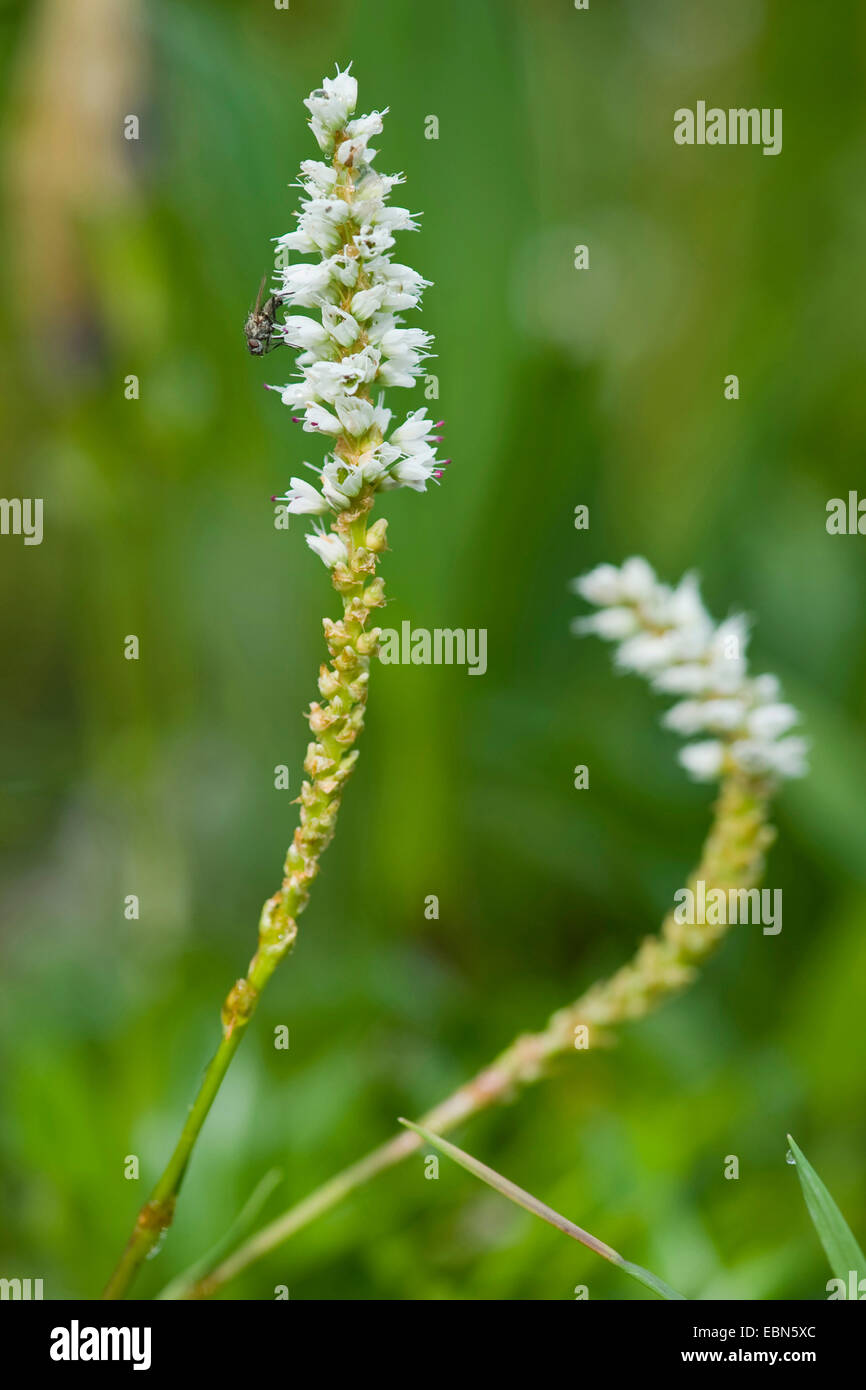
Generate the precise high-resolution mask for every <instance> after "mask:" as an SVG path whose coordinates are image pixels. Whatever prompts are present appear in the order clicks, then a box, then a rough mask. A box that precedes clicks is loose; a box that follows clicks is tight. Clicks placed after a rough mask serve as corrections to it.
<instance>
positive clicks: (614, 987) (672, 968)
mask: <svg viewBox="0 0 866 1390" xmlns="http://www.w3.org/2000/svg"><path fill="white" fill-rule="evenodd" d="M770 791H771V789H770V788H769V787H768V786H767V785H766V784H765V783H764V782H762V781H760V780H758V779H755V778H746V777H743V776H741V775H737V774H732V775H730V776H728V777H726V779H725V780H724V782H723V783H722V786H721V789H720V792H719V797H718V800H717V802H716V806H715V811H714V818H713V825H712V827H711V830H710V833H709V835H708V837H707V840H706V843H705V845H704V849H703V853H702V855H701V861H700V864H699V866H698V868H697V869H696V870H695V872H694V874H693V875H692V878H691V879H690V886H694V884H695V882H696V881H697V880H698V879H702V880H703V881H704V882H705V883H706V884H707V887H708V888H709V887H710V886H712V887H717V888H729V887H730V888H733V887H737V888H750V887H754V886H755V885H756V884H757V883H759V882H760V880H761V876H762V874H763V867H764V854H765V851H766V849H767V847H768V845H769V844H770V843H771V841H772V838H773V832H772V830H771V829H770V827H769V826H768V824H767V812H768V803H769V797H770ZM724 932H725V927H724V926H722V925H719V926H716V925H712V924H697V925H690V924H683V923H679V922H677V921H676V918H675V916H674V914H673V912H671V913H669V914H668V916H667V917H666V918H665V920H664V922H663V924H662V928H661V931H660V932H659V934H658V935H657V936H651V937H647V938H646V940H645V941H644V942H643V943H642V944H641V946H640V947H639V948H638V950H637V952H636V954H635V955H634V957H633V958H632V960H631V961H629V963H628V964H627V965H625V966H623V967H622V969H621V970H618V971H617V972H616V974H614V975H612V976H611V977H610V978H609V979H607V980H603V981H600V982H599V983H597V984H595V985H593V986H592V987H591V988H590V989H589V990H587V991H586V993H585V994H583V995H581V997H580V998H579V999H578V1000H577V1001H576V1002H575V1003H573V1004H571V1005H570V1006H569V1007H568V1008H565V1009H561V1010H559V1011H558V1012H557V1013H555V1014H553V1015H552V1017H551V1018H550V1020H549V1021H548V1024H547V1027H546V1028H544V1029H543V1030H542V1031H541V1032H540V1033H527V1034H524V1035H522V1036H521V1037H518V1038H517V1039H515V1041H514V1042H513V1043H512V1044H511V1046H510V1047H509V1048H507V1049H506V1051H505V1052H503V1053H501V1054H500V1056H499V1057H497V1058H496V1059H495V1061H494V1062H493V1063H491V1065H490V1066H488V1067H485V1068H484V1069H483V1070H482V1071H481V1072H479V1073H478V1075H477V1076H475V1077H474V1078H473V1079H472V1080H471V1081H469V1082H467V1084H466V1085H464V1086H461V1087H460V1089H459V1090H457V1091H455V1092H454V1093H453V1095H451V1096H449V1097H448V1098H447V1100H445V1101H443V1102H442V1103H441V1104H440V1105H438V1106H436V1107H435V1108H434V1109H433V1110H430V1111H429V1112H428V1113H427V1114H426V1115H424V1116H423V1117H422V1118H421V1120H420V1121H419V1122H418V1123H419V1124H420V1125H421V1126H422V1127H423V1128H424V1129H428V1130H432V1131H434V1133H436V1134H440V1135H441V1134H443V1133H446V1132H447V1131H448V1130H450V1129H453V1128H454V1127H455V1126H456V1125H458V1124H460V1122H461V1121H463V1120H465V1119H468V1118H469V1117H470V1116H472V1115H475V1114H477V1113H478V1112H479V1111H481V1110H484V1109H486V1108H487V1107H488V1106H490V1105H493V1104H495V1103H498V1102H501V1101H504V1100H507V1099H510V1098H511V1097H513V1096H514V1095H515V1094H516V1093H517V1091H518V1090H519V1088H520V1087H522V1086H526V1085H529V1084H531V1083H532V1082H534V1081H537V1080H539V1078H540V1077H541V1076H542V1075H544V1074H545V1073H546V1071H547V1069H548V1067H549V1065H550V1063H551V1062H552V1061H553V1060H554V1058H556V1057H561V1056H565V1055H567V1054H569V1053H573V1052H574V1050H575V1049H576V1048H577V1047H579V1046H580V1044H579V1043H578V1036H579V1035H578V1030H579V1029H586V1030H587V1040H588V1044H589V1046H592V1045H598V1044H601V1043H603V1042H604V1041H605V1032H604V1030H605V1028H607V1027H609V1026H612V1025H616V1024H619V1023H623V1022H626V1021H628V1020H631V1019H635V1018H640V1017H643V1016H644V1015H645V1014H647V1013H649V1012H651V1010H653V1009H655V1008H657V1007H659V1005H660V1004H662V1003H663V1002H664V1001H665V1000H666V999H668V998H670V997H672V996H673V995H674V994H676V993H678V992H679V991H680V990H682V989H684V988H685V987H686V986H687V985H688V984H689V983H690V982H691V980H692V979H693V978H694V976H695V973H696V971H697V968H698V966H699V965H700V964H701V963H702V962H703V961H704V959H705V958H706V957H707V956H708V955H709V954H710V952H711V951H712V950H713V949H714V948H715V947H716V946H717V945H718V943H719V941H720V940H721V938H722V936H723V935H724ZM420 1145H421V1139H420V1138H419V1136H418V1135H417V1134H415V1133H414V1132H412V1131H409V1130H407V1131H405V1132H404V1133H402V1134H398V1135H396V1136H395V1137H394V1138H393V1139H391V1140H389V1141H388V1143H386V1144H383V1145H381V1146H380V1147H379V1148H377V1149H374V1150H373V1151H372V1153H369V1154H367V1156H366V1157H365V1158H363V1159H361V1160H360V1161H359V1162H357V1163H355V1164H353V1165H352V1166H351V1167H349V1168H346V1169H345V1170H344V1171H343V1172H342V1173H339V1174H338V1175H337V1176H336V1177H335V1178H332V1179H331V1180H330V1182H327V1183H325V1185H324V1186H323V1187H320V1188H318V1189H317V1190H316V1191H315V1192H314V1193H312V1194H311V1195H310V1196H309V1197H307V1198H306V1199H305V1200H304V1201H302V1202H301V1203H299V1204H298V1205H297V1206H294V1207H292V1208H291V1209H290V1210H289V1211H287V1212H284V1213H283V1215H282V1216H279V1217H277V1218H276V1220H274V1221H272V1222H271V1223H270V1224H269V1225H267V1226H265V1227H263V1228H262V1230H260V1231H258V1232H257V1233H256V1234H255V1235H254V1236H252V1237H250V1239H249V1240H247V1241H245V1242H244V1243H243V1244H242V1245H240V1246H239V1247H238V1249H237V1250H235V1252H234V1253H233V1254H232V1255H230V1256H229V1257H228V1258H227V1259H226V1260H223V1261H222V1263H221V1264H219V1265H218V1266H217V1268H216V1269H214V1270H213V1271H212V1272H211V1273H210V1274H209V1275H206V1276H205V1277H204V1278H200V1279H195V1278H190V1279H187V1280H186V1281H185V1280H184V1279H183V1278H181V1279H179V1280H176V1281H175V1282H174V1285H173V1287H174V1288H175V1289H176V1290H177V1295H176V1296H177V1297H179V1298H186V1299H198V1298H207V1297H209V1296H210V1295H211V1294H213V1293H215V1292H216V1291H217V1290H218V1289H220V1288H222V1286H223V1285H224V1284H226V1283H228V1281H229V1280H230V1279H233V1278H234V1277H235V1275H237V1274H240V1273H241V1271H242V1270H244V1269H247V1268H248V1267H249V1266H250V1265H251V1264H253V1263H254V1262H255V1261H256V1260H258V1259H260V1258H261V1257H262V1256H263V1255H266V1254H268V1253H269V1252H270V1251H271V1250H274V1249H275V1248H276V1247H277V1246H279V1245H281V1244H282V1243H283V1241H285V1240H288V1239H289V1237H290V1236H293V1235H294V1234H295V1233H296V1232H297V1231H299V1230H300V1229H301V1227H303V1226H306V1225H309V1223H310V1222H311V1221H313V1220H315V1219H316V1218H317V1217H319V1216H321V1215H323V1213H324V1212H326V1211H329V1210H330V1209H331V1208H332V1207H335V1206H337V1205H338V1203H340V1202H341V1201H342V1200H343V1199H344V1198H345V1197H347V1196H348V1195H349V1194H350V1193H351V1192H353V1191H354V1190H355V1189H356V1188H358V1187H361V1186H362V1185H363V1184H364V1183H366V1182H369V1181H370V1179H371V1178H374V1177H375V1176H376V1175H377V1174H378V1173H382V1172H384V1171H385V1170H386V1169H388V1168H391V1167H393V1166H394V1165H395V1164H397V1163H399V1162H400V1161H401V1160H402V1159H404V1158H406V1157H407V1156H408V1155H409V1154H411V1153H414V1152H415V1151H416V1150H417V1149H418V1148H419V1147H420Z"/></svg>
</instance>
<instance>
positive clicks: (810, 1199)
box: [788, 1134, 866, 1285]
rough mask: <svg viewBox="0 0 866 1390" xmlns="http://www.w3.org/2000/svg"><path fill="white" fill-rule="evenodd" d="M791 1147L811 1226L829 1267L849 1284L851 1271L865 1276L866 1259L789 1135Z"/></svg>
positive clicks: (840, 1214) (812, 1169)
mask: <svg viewBox="0 0 866 1390" xmlns="http://www.w3.org/2000/svg"><path fill="white" fill-rule="evenodd" d="M788 1144H789V1146H790V1150H791V1153H792V1154H793V1157H794V1162H795V1164H796V1166H797V1176H798V1177H799V1179H800V1186H801V1187H802V1189H803V1196H804V1197H805V1199H806V1206H807V1208H808V1210H809V1215H810V1216H811V1218H812V1225H813V1226H814V1227H815V1230H816V1231H817V1232H818V1239H819V1240H820V1242H821V1244H822V1245H823V1247H824V1252H825V1254H826V1256H827V1259H828V1260H829V1261H830V1268H831V1269H832V1271H833V1273H834V1274H835V1276H836V1278H837V1279H844V1280H845V1282H846V1285H847V1282H848V1276H849V1274H850V1273H851V1271H852V1270H854V1271H855V1272H856V1274H857V1278H858V1280H859V1279H862V1278H864V1277H866V1256H864V1254H863V1251H862V1250H861V1249H860V1246H859V1245H858V1244H857V1241H856V1240H855V1238H854V1234H853V1232H852V1231H851V1229H850V1227H849V1226H848V1223H847V1222H846V1220H845V1218H844V1216H843V1215H842V1213H841V1211H840V1210H839V1208H838V1207H837V1206H836V1203H835V1202H834V1201H833V1198H832V1197H831V1196H830V1193H829V1192H828V1191H827V1189H826V1187H825V1186H824V1184H823V1183H822V1181H821V1179H820V1178H819V1177H818V1174H817V1173H816V1172H815V1169H814V1168H813V1167H812V1165H811V1163H810V1162H809V1160H808V1159H807V1158H806V1155H805V1154H804V1153H803V1150H802V1149H800V1148H798V1146H797V1145H796V1144H795V1143H794V1140H793V1139H792V1138H791V1136H790V1134H789V1135H788Z"/></svg>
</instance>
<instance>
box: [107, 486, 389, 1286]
mask: <svg viewBox="0 0 866 1390" xmlns="http://www.w3.org/2000/svg"><path fill="white" fill-rule="evenodd" d="M371 506H372V498H371V497H370V496H369V495H362V496H360V497H359V499H358V501H357V505H356V506H355V508H354V510H353V511H351V512H342V513H340V515H339V516H338V518H337V520H336V521H335V523H334V527H333V529H334V530H335V531H336V532H337V534H338V535H339V536H340V537H341V539H342V540H343V542H344V544H345V546H346V550H347V557H348V558H347V560H346V562H345V564H340V565H337V566H335V567H334V569H333V571H332V578H333V583H334V587H335V589H336V590H337V592H338V593H339V594H340V596H341V598H342V601H343V617H342V618H341V619H340V621H338V622H336V623H333V622H331V621H330V620H329V619H325V624H324V626H325V637H326V640H327V643H328V650H329V654H330V657H331V661H330V665H328V666H323V667H322V669H321V671H320V675H319V689H320V691H321V693H322V695H323V697H324V703H323V704H322V705H319V704H316V703H314V704H313V705H312V706H311V707H310V712H309V716H308V718H309V722H310V728H311V730H312V733H313V741H312V742H311V743H310V744H309V745H308V747H307V756H306V759H305V761H304V768H305V770H306V772H307V774H308V777H309V780H308V781H305V782H304V784H303V786H302V788H301V795H300V798H299V800H300V802H301V814H300V824H299V825H298V827H297V829H296V831H295V835H294V839H293V840H292V843H291V845H290V846H289V850H288V853H287V855H286V862H285V866H284V870H283V882H282V884H281V886H280V888H279V890H278V891H277V892H276V893H275V894H274V895H273V897H271V898H269V899H268V901H267V902H266V903H265V905H264V907H263V909H262V914H261V918H260V921H259V939H258V950H257V951H256V953H255V955H254V956H253V958H252V960H251V961H250V965H249V969H248V971H247V974H246V976H244V977H242V978H241V979H239V980H237V981H236V983H235V984H234V985H233V986H232V988H231V990H230V991H229V993H228V995H227V997H226V999H225V1002H224V1004H223V1007H222V1028H223V1037H222V1041H221V1042H220V1045H219V1047H218V1048H217V1051H216V1053H215V1054H214V1057H213V1059H212V1061H211V1063H210V1065H209V1066H208V1069H207V1071H206V1073H205V1077H204V1080H203V1082H202V1084H201V1087H200V1088H199V1092H198V1095H197V1096H196V1098H195V1100H194V1102H193V1104H192V1107H191V1109H190V1112H189V1114H188V1115H187V1118H186V1123H185V1124H184V1127H183V1130H182V1131H181V1135H180V1139H179V1140H178V1142H177V1146H176V1147H175V1150H174V1152H173V1154H172V1156H171V1158H170V1159H169V1162H168V1164H167V1166H166V1168H165V1171H164V1172H163V1174H162V1176H161V1178H160V1179H159V1181H158V1182H157V1184H156V1186H155V1187H154V1189H153V1191H152V1193H151V1195H150V1197H149V1198H148V1200H147V1201H146V1202H145V1204H144V1206H143V1207H142V1208H141V1211H140V1212H139V1214H138V1218H137V1220H136V1223H135V1227H134V1229H133V1232H132V1235H131V1236H130V1238H129V1240H128V1242H127V1245H126V1248H125V1250H124V1252H123V1254H122V1256H121V1258H120V1260H119V1262H118V1264H117V1267H116V1269H115V1270H114V1273H113V1274H112V1276H111V1278H110V1279H109V1281H108V1284H107V1285H106V1288H105V1291H104V1293H103V1298H105V1299H119V1298H123V1296H124V1295H125V1293H126V1292H127V1290H128V1288H129V1286H130V1284H131V1282H132V1280H133V1278H134V1277H135V1274H136V1271H137V1270H138V1268H139V1266H140V1265H141V1263H142V1261H143V1260H145V1259H146V1258H147V1257H148V1255H149V1254H150V1253H151V1252H152V1251H154V1250H155V1249H156V1247H157V1246H158V1244H159V1242H160V1240H161V1238H162V1235H163V1232H164V1231H166V1230H167V1228H168V1227H169V1226H170V1224H171V1221H172V1218H173V1216H174V1208H175V1204H176V1202H177V1197H178V1193H179V1192H180V1187H181V1183H182V1182H183V1177H184V1174H185V1172H186V1169H187V1165H188V1163H189V1160H190V1156H191V1154H192V1151H193V1147H194V1145H195V1142H196V1140H197V1138H198V1136H199V1133H200V1131H201V1128H202V1125H203V1124H204V1122H205V1120H206V1118H207V1115H208V1111H209V1110H210V1108H211V1106H212V1104H213V1102H214V1100H215V1098H216V1095H217V1093H218V1091H219V1088H220V1086H221V1085H222V1081H223V1077H224V1076H225V1074H226V1072H227V1071H228V1068H229V1065H230V1064H231V1060H232V1058H233V1056H234V1054H235V1052H236V1051H237V1049H238V1046H239V1045H240V1041H241V1038H242V1037H243V1035H244V1032H245V1031H246V1026H247V1024H248V1023H249V1021H250V1019H251V1018H252V1016H253V1014H254V1013H255V1010H256V1007H257V1005H258V1002H259V999H260V998H261V996H262V993H263V991H264V990H265V988H266V987H267V985H268V982H269V981H270V979H271V976H272V975H273V973H274V971H275V970H276V968H277V966H278V965H279V963H280V961H281V960H282V959H283V958H284V956H286V955H288V954H289V952H290V951H291V949H292V947H293V945H294V942H295V938H296V936H297V932H298V924H297V919H298V917H299V915H300V914H301V912H303V910H304V908H305V907H306V905H307V902H308V900H309V896H310V887H311V884H312V881H313V879H314V878H315V876H316V874H317V873H318V871H319V859H320V857H321V855H322V854H323V852H324V851H325V849H326V848H327V847H328V845H329V844H330V842H331V839H332V837H333V834H334V828H335V826H336V821H337V812H338V811H339V807H340V801H341V798H342V793H343V788H344V786H345V783H346V781H347V780H348V778H349V777H350V776H351V774H352V771H353V769H354V766H355V762H356V760H357V756H358V755H357V753H356V752H355V751H353V748H352V745H353V744H354V742H355V740H356V739H357V737H358V734H359V733H360V731H361V729H362V727H363V722H364V708H365V705H366V701H367V684H368V679H369V669H370V661H371V658H372V656H373V653H374V652H375V650H376V643H377V639H378V635H379V632H378V629H377V628H374V627H372V628H371V627H369V622H370V618H371V614H372V613H373V611H374V610H375V609H376V608H378V607H380V606H381V604H383V603H384V601H385V599H384V590H383V586H382V581H381V580H380V579H376V578H375V570H376V560H377V556H378V554H379V553H380V552H381V551H382V550H383V549H384V546H385V527H386V523H385V522H384V521H379V522H377V523H376V525H375V526H373V527H370V529H369V530H368V529H367V516H368V513H369V511H370V508H371Z"/></svg>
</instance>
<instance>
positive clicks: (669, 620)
mask: <svg viewBox="0 0 866 1390" xmlns="http://www.w3.org/2000/svg"><path fill="white" fill-rule="evenodd" d="M573 588H574V589H575V591H576V592H577V593H579V594H580V595H581V597H582V598H585V599H586V600H587V602H589V603H592V604H595V606H596V607H597V609H598V612H597V613H594V614H593V615H592V617H590V618H578V619H576V620H575V622H574V624H573V628H574V631H576V632H581V633H583V632H594V633H595V634H596V635H597V636H598V637H602V638H604V640H605V641H608V642H616V643H618V644H619V645H618V647H617V651H616V655H615V657H614V660H615V662H616V664H617V666H619V667H620V668H621V669H623V670H626V671H637V672H638V673H639V674H640V675H643V676H646V678H647V679H648V680H649V682H650V684H651V685H652V686H653V688H654V689H655V690H660V691H664V692H665V693H666V694H671V695H681V696H683V697H684V698H683V699H681V700H680V701H679V703H678V704H675V705H674V706H673V707H672V708H671V709H670V710H669V711H668V713H667V714H666V715H665V719H664V723H665V724H666V725H667V727H668V728H669V729H673V730H675V732H676V733H678V734H682V735H683V736H684V737H686V738H691V737H692V736H693V735H695V734H699V733H704V734H708V735H710V737H709V738H705V739H701V740H699V741H698V742H696V743H687V744H686V745H685V747H684V748H683V749H681V751H680V755H679V758H680V762H681V763H682V765H683V767H685V769H686V771H687V772H688V773H689V775H690V776H691V777H693V778H694V779H695V780H696V781H698V782H713V781H715V780H716V779H717V778H719V777H721V776H722V775H723V774H725V773H727V772H735V771H739V772H742V773H745V774H746V775H748V776H766V777H770V778H774V779H781V778H784V777H802V776H804V774H805V773H806V771H807V767H806V752H807V747H808V745H807V743H806V740H805V739H802V738H799V737H796V736H793V737H786V735H787V734H788V730H789V729H790V728H791V727H792V726H793V725H794V724H796V723H797V722H798V720H799V717H800V716H799V714H798V713H797V711H796V710H795V709H794V707H793V706H792V705H788V704H784V703H783V702H782V701H781V700H780V699H779V682H778V681H777V680H776V678H775V676H758V677H750V676H749V674H748V667H747V663H746V656H745V649H746V644H747V642H748V636H749V632H748V624H747V622H746V620H745V618H744V617H742V616H741V615H736V616H734V617H731V618H727V619H726V620H725V621H724V622H723V623H720V624H718V626H717V625H716V624H714V623H713V620H712V619H711V618H710V616H709V614H708V613H707V611H706V609H705V608H704V605H703V603H702V601H701V596H700V591H699V589H698V584H697V581H696V579H695V578H694V576H693V575H690V574H689V575H686V576H685V578H684V579H682V580H681V581H680V583H679V584H678V585H677V587H676V588H675V589H671V588H670V587H669V586H668V585H667V584H662V583H661V582H660V581H659V580H658V579H657V578H656V575H655V573H654V571H653V569H652V567H651V566H650V565H649V564H648V563H647V561H646V560H644V559H641V558H640V557H637V556H636V557H633V558H632V559H630V560H626V562H625V564H624V565H623V566H622V567H621V568H620V569H617V568H616V566H614V565H598V566H597V568H596V569H594V570H590V572H589V574H585V575H583V576H582V577H581V578H580V579H576V580H575V581H574V584H573Z"/></svg>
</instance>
